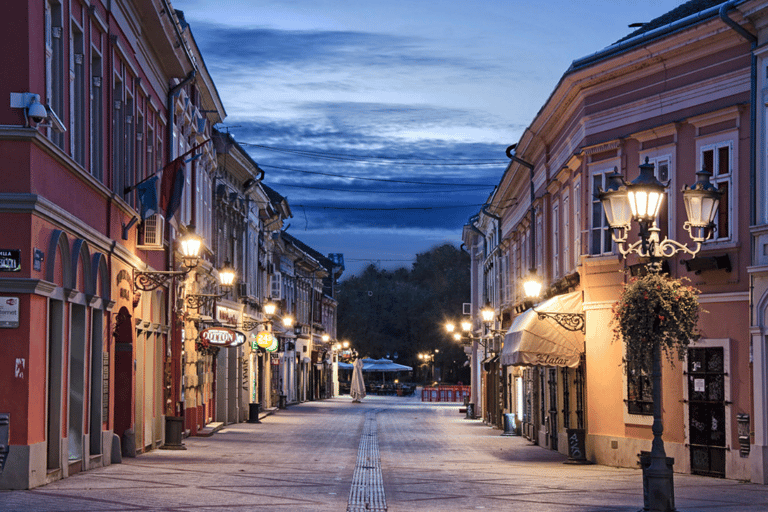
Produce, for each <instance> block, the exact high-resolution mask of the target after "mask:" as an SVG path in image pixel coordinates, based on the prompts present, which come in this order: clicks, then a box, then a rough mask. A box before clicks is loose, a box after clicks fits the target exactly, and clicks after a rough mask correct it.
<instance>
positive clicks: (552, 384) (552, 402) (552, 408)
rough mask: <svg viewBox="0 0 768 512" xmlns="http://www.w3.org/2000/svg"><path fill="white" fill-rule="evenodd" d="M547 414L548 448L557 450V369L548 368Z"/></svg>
mask: <svg viewBox="0 0 768 512" xmlns="http://www.w3.org/2000/svg"><path fill="white" fill-rule="evenodd" d="M548 373H549V380H548V382H547V384H548V387H549V414H548V416H547V430H548V434H549V448H550V449H552V450H557V369H555V368H550V369H549V372H548Z"/></svg>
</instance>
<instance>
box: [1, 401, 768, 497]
mask: <svg viewBox="0 0 768 512" xmlns="http://www.w3.org/2000/svg"><path fill="white" fill-rule="evenodd" d="M500 434H501V432H500V431H499V430H495V429H492V428H489V427H487V426H485V425H484V424H483V423H482V422H480V421H479V420H466V419H464V418H463V415H462V414H460V413H459V406H458V405H457V404H422V403H421V402H420V401H419V400H418V399H417V398H402V397H378V396H373V397H371V396H369V397H366V398H365V399H364V401H363V403H359V404H356V403H352V402H351V400H350V399H349V397H341V398H336V399H332V400H326V401H319V402H310V403H304V404H301V405H297V406H292V407H290V408H288V409H287V410H280V411H277V412H275V413H274V414H271V415H269V416H266V417H264V418H263V419H262V423H260V424H248V423H241V424H236V425H230V426H227V427H225V428H224V429H222V430H220V431H218V432H217V433H216V434H215V435H213V436H212V437H196V438H188V439H185V441H184V443H185V446H186V448H187V450H184V451H170V450H169V451H165V450H155V451H152V452H150V453H148V454H145V455H139V456H138V457H136V458H135V459H124V460H123V463H122V464H115V465H112V466H109V467H106V468H102V469H96V470H92V471H89V472H86V473H82V474H79V475H76V476H74V477H71V478H68V479H65V480H61V481H58V482H54V483H52V484H50V485H47V486H44V487H40V488H37V489H33V490H31V491H5V492H0V510H3V511H45V512H53V511H62V512H63V511H67V512H69V511H134V510H135V511H197V512H205V511H212V510H235V511H248V510H290V511H293V510H312V511H321V510H322V511H345V510H349V511H358V510H373V511H376V510H389V511H391V512H396V511H397V512H401V511H402V512H406V511H445V510H482V509H488V510H510V511H526V512H533V511H553V512H558V511H633V512H634V511H637V510H639V509H641V508H642V505H643V499H642V480H641V472H640V471H639V470H634V469H618V468H611V467H605V466H598V465H587V466H577V465H568V464H563V461H564V460H565V457H563V456H562V455H560V454H558V453H554V452H551V451H548V450H545V449H542V448H540V447H538V446H532V445H531V444H530V443H528V442H527V441H526V440H525V439H523V438H520V437H502V436H501V435H500ZM675 494H676V504H677V508H678V510H679V511H681V512H683V511H758V510H766V509H768V495H767V494H766V492H765V487H764V486H759V485H752V484H746V483H739V482H736V481H732V480H720V479H713V478H704V477H695V476H689V475H675Z"/></svg>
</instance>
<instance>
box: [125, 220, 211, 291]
mask: <svg viewBox="0 0 768 512" xmlns="http://www.w3.org/2000/svg"><path fill="white" fill-rule="evenodd" d="M188 229H189V230H188V231H187V234H186V235H184V236H183V237H182V238H181V239H180V240H179V247H180V249H181V255H182V259H181V267H182V270H167V271H158V272H151V271H143V270H136V269H133V284H134V286H135V287H136V289H138V290H141V291H144V292H149V291H152V290H154V289H156V288H159V287H160V286H165V285H166V284H168V283H170V282H173V281H174V280H176V279H179V278H180V277H184V276H186V275H187V274H189V272H190V271H191V270H192V269H193V268H195V267H196V266H197V265H198V263H199V262H200V249H201V248H202V246H203V239H202V238H200V237H199V236H198V235H197V234H195V229H194V227H193V226H190V227H189V228H188Z"/></svg>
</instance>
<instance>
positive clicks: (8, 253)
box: [0, 249, 21, 272]
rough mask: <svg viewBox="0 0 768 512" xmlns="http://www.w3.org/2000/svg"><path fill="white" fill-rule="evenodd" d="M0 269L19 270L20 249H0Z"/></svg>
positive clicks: (4, 270)
mask: <svg viewBox="0 0 768 512" xmlns="http://www.w3.org/2000/svg"><path fill="white" fill-rule="evenodd" d="M0 270H1V271H3V272H19V271H21V251H20V250H19V249H0Z"/></svg>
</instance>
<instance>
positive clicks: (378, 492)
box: [347, 412, 387, 512]
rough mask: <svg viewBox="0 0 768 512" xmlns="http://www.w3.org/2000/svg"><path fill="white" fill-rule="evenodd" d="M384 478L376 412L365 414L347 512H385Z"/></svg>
mask: <svg viewBox="0 0 768 512" xmlns="http://www.w3.org/2000/svg"><path fill="white" fill-rule="evenodd" d="M386 510H387V500H386V498H385V497H384V479H383V478H382V477H381V460H380V458H379V438H378V432H377V429H376V413H375V412H369V413H368V414H366V415H365V425H364V426H363V435H362V436H360V447H359V448H358V449H357V463H356V464H355V473H354V474H353V475H352V488H351V489H350V490H349V501H348V502H347V512H386Z"/></svg>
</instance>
